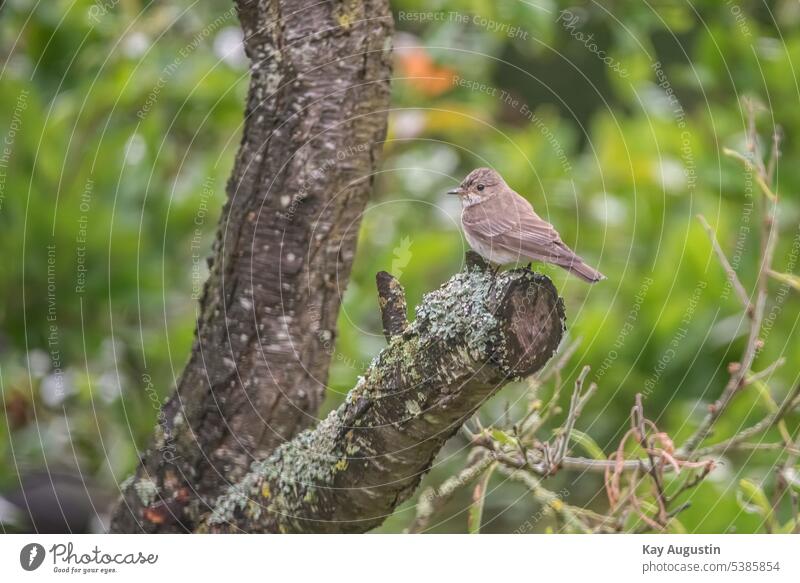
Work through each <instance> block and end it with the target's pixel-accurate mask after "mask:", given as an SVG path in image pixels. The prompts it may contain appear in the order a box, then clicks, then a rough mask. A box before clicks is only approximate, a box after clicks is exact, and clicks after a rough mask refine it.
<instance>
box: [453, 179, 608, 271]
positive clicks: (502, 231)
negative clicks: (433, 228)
mask: <svg viewBox="0 0 800 583" xmlns="http://www.w3.org/2000/svg"><path fill="white" fill-rule="evenodd" d="M447 193H448V194H453V195H457V196H458V197H459V198H460V199H461V207H462V210H461V228H462V229H463V231H464V236H465V237H466V239H467V242H468V243H469V245H470V247H472V249H473V250H474V251H475V252H477V253H478V255H480V256H481V257H483V258H484V259H486V260H488V261H489V262H490V263H492V264H494V265H496V266H497V267H496V269H495V273H496V272H497V270H499V269H500V267H501V266H502V265H506V264H510V263H520V262H531V261H541V262H544V263H551V264H553V265H557V266H559V267H562V268H563V269H566V270H567V271H569V272H570V273H572V274H574V275H576V276H578V277H579V278H581V279H582V280H584V281H586V282H589V283H597V282H598V281H601V280H603V279H606V277H605V276H604V275H603V274H602V273H600V272H599V271H597V270H596V269H594V268H593V267H591V266H589V265H587V264H586V262H585V261H584V260H583V259H581V257H579V256H578V255H577V254H576V253H575V252H574V251H573V250H572V249H570V248H569V247H567V245H566V244H565V243H564V242H563V241H562V240H561V237H560V236H559V234H558V232H557V231H556V230H555V228H554V227H553V225H551V224H550V223H548V222H547V221H545V220H544V219H543V218H541V217H540V216H539V215H537V214H536V212H535V211H534V210H533V206H531V203H529V202H528V201H527V200H526V199H525V198H523V197H522V196H520V195H519V194H517V193H516V192H515V191H514V190H513V189H512V188H511V187H510V186H508V184H506V181H505V180H503V177H502V176H500V174H499V173H498V172H496V171H495V170H492V169H491V168H477V169H475V170H473V171H472V172H470V173H469V174H468V175H467V177H466V178H465V179H464V180H463V181H462V182H461V184H460V185H459V186H458V188H454V189H452V190H449V191H448V192H447Z"/></svg>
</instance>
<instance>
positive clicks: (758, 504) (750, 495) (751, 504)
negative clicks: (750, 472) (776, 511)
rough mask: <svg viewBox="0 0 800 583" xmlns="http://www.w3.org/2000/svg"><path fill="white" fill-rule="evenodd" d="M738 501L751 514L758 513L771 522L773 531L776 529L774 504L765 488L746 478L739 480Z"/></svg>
mask: <svg viewBox="0 0 800 583" xmlns="http://www.w3.org/2000/svg"><path fill="white" fill-rule="evenodd" d="M736 501H737V502H738V503H739V506H741V508H742V510H744V511H745V512H748V513H750V514H758V515H759V516H761V517H762V518H763V519H764V520H765V521H766V522H768V523H769V524H770V526H771V527H772V530H773V531H774V530H776V528H775V527H776V525H775V517H774V516H773V514H772V506H771V505H770V503H769V500H768V499H767V495H766V494H765V493H764V490H762V489H761V486H759V485H758V484H756V483H755V482H753V481H752V480H748V479H746V478H743V479H741V480H739V488H738V489H737V490H736Z"/></svg>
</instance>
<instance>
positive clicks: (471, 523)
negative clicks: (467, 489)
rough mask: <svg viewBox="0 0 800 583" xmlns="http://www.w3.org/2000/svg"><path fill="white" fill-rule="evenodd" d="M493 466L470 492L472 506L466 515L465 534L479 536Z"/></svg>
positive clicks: (493, 465)
mask: <svg viewBox="0 0 800 583" xmlns="http://www.w3.org/2000/svg"><path fill="white" fill-rule="evenodd" d="M494 467H495V464H492V465H490V466H489V467H488V468H487V469H486V471H485V472H484V473H483V475H482V476H481V479H480V480H479V481H478V483H477V484H475V489H474V490H473V491H472V504H471V505H470V507H469V512H468V513H467V532H468V533H469V534H480V532H481V522H482V520H483V505H484V503H485V501H486V490H487V488H488V486H489V479H490V478H491V477H492V473H493V472H494Z"/></svg>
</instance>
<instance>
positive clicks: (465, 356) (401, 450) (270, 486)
mask: <svg viewBox="0 0 800 583" xmlns="http://www.w3.org/2000/svg"><path fill="white" fill-rule="evenodd" d="M416 313H417V318H416V320H415V321H414V322H413V323H411V324H410V325H409V326H408V328H407V329H406V330H405V331H404V332H403V334H402V335H400V336H394V337H393V338H392V340H391V342H390V344H389V345H388V346H387V347H386V348H385V349H384V350H383V351H382V352H381V353H380V354H379V355H378V356H377V357H376V358H375V360H374V361H373V363H372V365H371V366H370V367H369V369H368V370H367V371H366V372H365V374H364V376H363V377H361V378H360V379H359V382H358V384H357V385H356V386H355V387H354V388H353V390H352V391H350V393H349V395H348V396H347V400H346V402H345V403H344V404H343V405H342V406H341V407H339V409H337V410H336V411H334V412H332V413H331V414H330V415H329V416H328V417H327V418H326V419H325V420H323V421H322V422H321V423H320V424H319V425H318V426H317V427H316V428H315V429H314V430H309V431H306V432H304V433H302V434H301V435H299V436H298V437H297V438H295V439H294V440H293V441H292V442H290V443H288V444H286V445H284V446H282V447H280V448H278V450H276V451H275V452H274V454H273V455H271V456H270V457H269V458H268V459H266V460H265V461H263V462H260V463H256V464H254V465H253V467H252V469H251V471H250V473H249V474H247V475H246V476H245V477H244V478H243V479H242V480H241V481H240V482H239V483H238V484H236V485H235V486H234V487H232V488H231V489H230V490H229V491H228V493H226V494H225V495H223V496H222V497H221V498H220V499H219V501H218V502H217V504H216V508H215V511H214V513H213V515H212V516H211V517H210V519H209V520H208V521H207V522H206V523H205V524H204V525H203V528H202V529H201V530H203V531H212V532H239V531H247V532H363V531H367V530H370V529H372V528H374V527H376V526H378V525H379V524H381V523H382V522H383V520H384V519H385V518H386V517H387V516H388V515H389V514H390V513H391V512H392V510H393V509H394V508H395V507H396V506H397V505H398V504H399V503H401V502H402V501H403V500H405V499H406V498H408V497H409V496H410V495H411V494H412V493H413V492H414V490H415V489H416V487H417V485H418V483H419V481H420V479H421V477H422V475H423V474H424V473H425V472H427V471H428V469H429V468H430V466H431V464H432V463H433V459H434V457H435V456H436V454H437V452H438V451H439V449H440V448H441V446H442V445H443V444H444V442H445V441H446V440H447V439H448V438H449V437H450V436H451V435H453V433H455V432H456V431H457V430H458V428H459V427H460V426H461V425H462V424H463V423H464V422H465V421H466V420H467V419H469V418H470V417H471V416H472V415H473V414H474V412H475V411H476V410H477V409H478V408H479V407H480V406H481V405H482V404H483V403H484V402H485V401H486V400H487V399H489V398H490V397H491V396H492V395H493V394H494V393H496V392H497V391H498V390H499V389H500V388H501V387H502V386H503V385H504V384H506V383H507V382H508V381H509V380H511V379H513V378H516V377H521V376H525V375H528V374H531V373H532V372H534V371H536V370H539V369H540V368H541V367H542V366H544V364H545V363H546V362H547V360H548V359H549V358H550V357H551V356H552V354H553V353H554V352H555V350H556V348H557V347H558V345H559V342H560V341H561V338H562V335H563V330H564V310H563V305H562V303H561V300H560V298H559V297H558V294H557V292H556V290H555V288H554V287H553V284H552V282H551V281H550V280H549V279H548V278H546V277H544V276H542V275H538V274H534V273H532V272H530V271H528V270H515V271H510V272H505V273H503V274H500V275H498V276H497V280H496V282H495V281H494V276H493V275H492V274H491V273H490V272H489V270H488V269H483V268H472V269H470V270H468V271H466V272H462V273H459V274H457V275H455V276H453V277H452V278H451V279H450V280H449V281H448V282H446V283H445V284H444V285H443V286H442V287H441V288H439V289H438V290H436V291H434V292H432V293H429V294H427V295H426V296H425V298H424V300H423V303H422V304H421V305H420V306H419V307H418V308H417V310H416Z"/></svg>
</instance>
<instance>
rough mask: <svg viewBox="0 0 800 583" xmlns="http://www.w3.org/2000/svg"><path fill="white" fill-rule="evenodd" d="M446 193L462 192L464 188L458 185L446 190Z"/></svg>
mask: <svg viewBox="0 0 800 583" xmlns="http://www.w3.org/2000/svg"><path fill="white" fill-rule="evenodd" d="M447 194H459V195H460V194H464V189H463V188H461V187H460V186H459V187H457V188H453V189H452V190H448V191H447Z"/></svg>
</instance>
